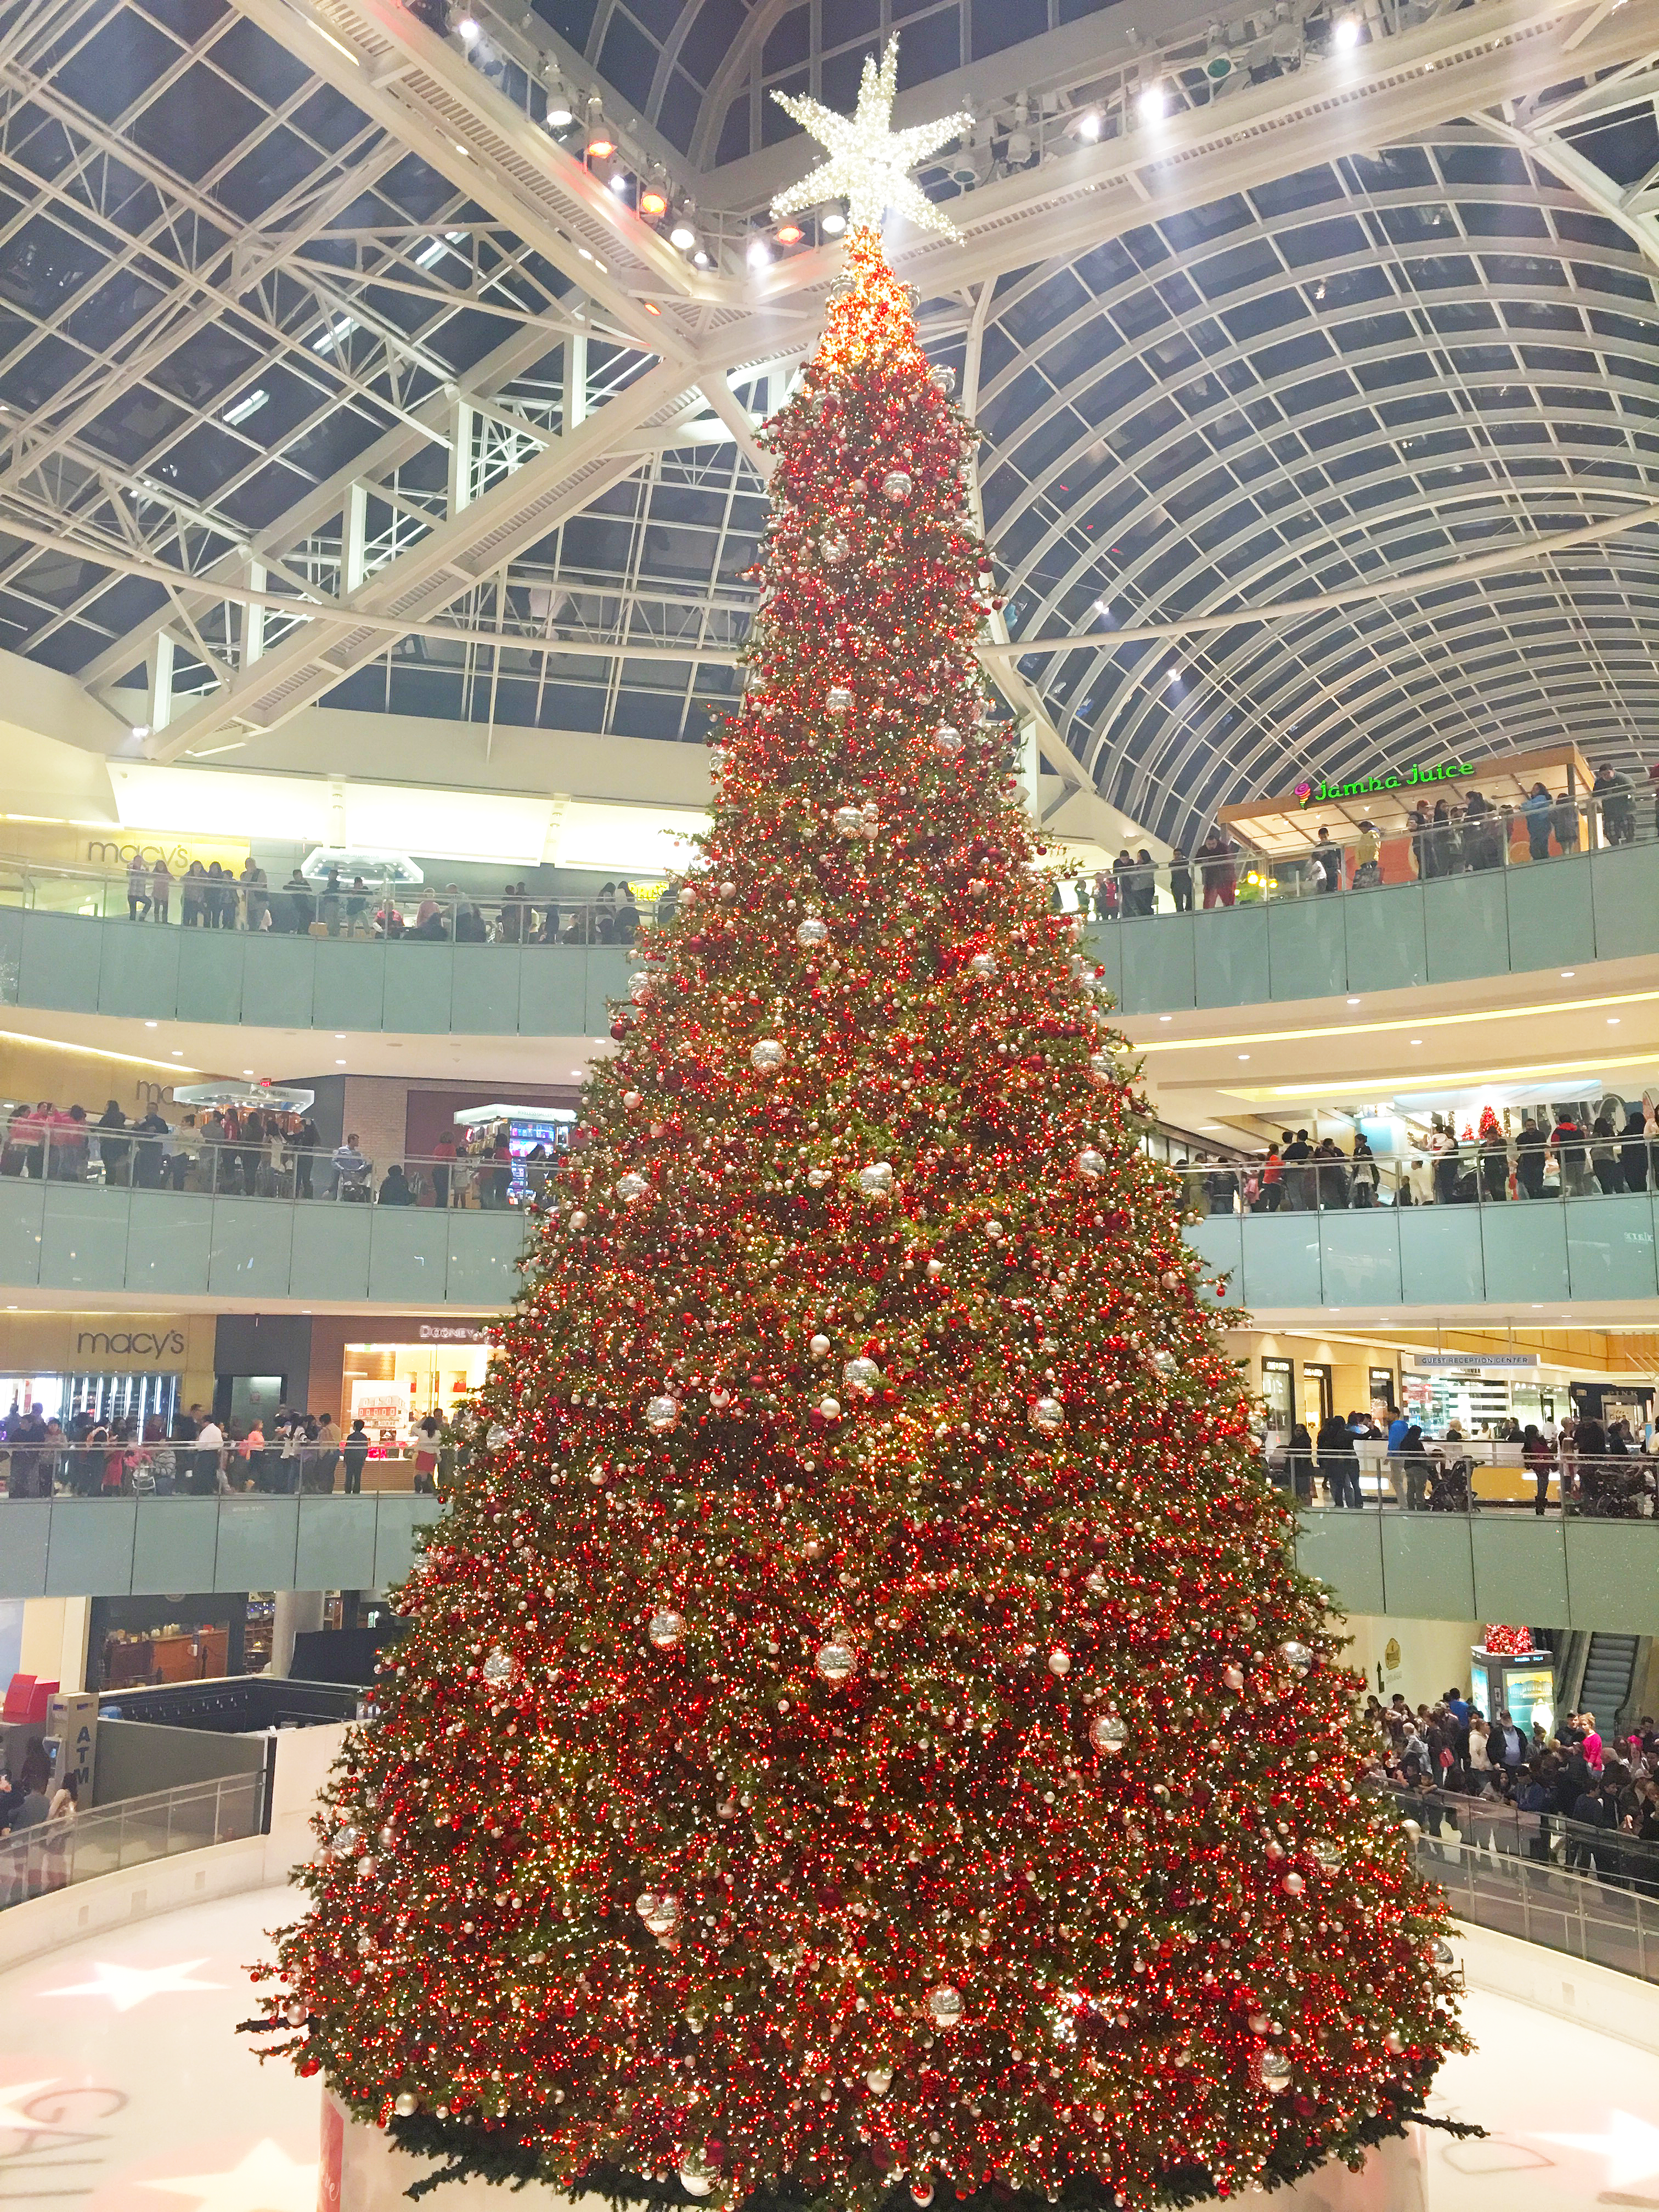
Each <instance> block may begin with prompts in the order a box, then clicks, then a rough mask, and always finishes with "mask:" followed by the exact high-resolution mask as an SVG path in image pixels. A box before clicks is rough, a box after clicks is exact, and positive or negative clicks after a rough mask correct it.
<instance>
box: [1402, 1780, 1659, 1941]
mask: <svg viewBox="0 0 1659 2212" xmlns="http://www.w3.org/2000/svg"><path fill="white" fill-rule="evenodd" d="M1394 1795H1395V1803H1396V1805H1397V1807H1398V1809H1399V1812H1400V1814H1401V1820H1402V1823H1408V1824H1409V1826H1407V1835H1408V1836H1410V1837H1411V1840H1412V1844H1413V1854H1414V1857H1415V1858H1416V1861H1417V1868H1418V1871H1419V1874H1422V1875H1425V1876H1426V1878H1427V1879H1428V1880H1429V1881H1435V1882H1438V1883H1439V1885H1440V1887H1442V1888H1443V1890H1444V1891H1445V1893H1446V1901H1447V1903H1448V1905H1449V1906H1450V1908H1451V1911H1452V1914H1453V1916H1454V1917H1455V1918H1456V1919H1458V1920H1462V1921H1464V1922H1467V1923H1469V1924H1471V1925H1473V1926H1475V1927H1480V1928H1494V1929H1498V1930H1500V1931H1501V1932H1502V1933H1503V1934H1504V1935H1507V1936H1522V1937H1523V1938H1524V1939H1525V1941H1526V1942H1529V1943H1541V1944H1543V1945H1544V1946H1545V1947H1546V1948H1547V1949H1549V1950H1552V1951H1561V1952H1565V1954H1567V1955H1568V1956H1569V1957H1571V1958H1574V1959H1585V1960H1593V1961H1594V1962H1595V1964H1596V1965H1597V1966H1612V1967H1613V1968H1615V1969H1616V1970H1617V1971H1618V1972H1620V1973H1626V1974H1634V1975H1636V1976H1638V1978H1640V1979H1642V1980H1644V1981H1649V1982H1659V1845H1655V1844H1650V1843H1645V1842H1644V1841H1643V1840H1642V1839H1641V1838H1639V1837H1638V1836H1636V1835H1634V1834H1632V1833H1631V1832H1628V1831H1625V1830H1621V1829H1616V1828H1614V1829H1609V1828H1601V1827H1589V1826H1580V1824H1579V1823H1577V1821H1573V1820H1565V1819H1563V1818H1562V1817H1561V1816H1560V1815H1559V1814H1556V1813H1523V1812H1519V1811H1517V1810H1516V1808H1515V1807H1513V1806H1510V1805H1505V1804H1504V1803H1503V1802H1495V1801H1492V1800H1488V1799H1486V1798H1468V1797H1460V1796H1457V1795H1456V1794H1455V1792H1452V1791H1448V1790H1401V1791H1396V1792H1395V1793H1394ZM1413 1831H1414V1832H1413Z"/></svg>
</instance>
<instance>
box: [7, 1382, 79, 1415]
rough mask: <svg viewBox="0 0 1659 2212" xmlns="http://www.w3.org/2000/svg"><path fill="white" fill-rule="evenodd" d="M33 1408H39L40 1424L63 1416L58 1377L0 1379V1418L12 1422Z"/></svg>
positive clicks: (62, 1391)
mask: <svg viewBox="0 0 1659 2212" xmlns="http://www.w3.org/2000/svg"><path fill="white" fill-rule="evenodd" d="M32 1406H38V1407H40V1418H41V1419H42V1420H43V1421H57V1420H61V1419H63V1413H64V1378H63V1376H61V1375H0V1414H3V1415H4V1416H5V1418H6V1419H8V1420H12V1421H15V1420H16V1419H18V1418H19V1416H20V1415H21V1414H24V1413H27V1412H28V1410H29V1408H30V1407H32Z"/></svg>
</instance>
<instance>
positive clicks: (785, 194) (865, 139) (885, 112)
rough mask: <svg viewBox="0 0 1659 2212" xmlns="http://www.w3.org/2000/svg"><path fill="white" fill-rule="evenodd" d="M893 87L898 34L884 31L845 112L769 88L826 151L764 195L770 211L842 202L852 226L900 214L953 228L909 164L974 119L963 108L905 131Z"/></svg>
mask: <svg viewBox="0 0 1659 2212" xmlns="http://www.w3.org/2000/svg"><path fill="white" fill-rule="evenodd" d="M897 90H898V40H896V39H890V40H888V42H887V51H886V52H885V53H884V55H883V56H882V58H881V67H880V68H879V69H878V68H877V67H876V64H875V60H874V58H873V57H871V58H867V59H866V62H865V64H864V76H863V78H862V81H861V82H860V85H859V104H858V107H857V110H856V112H854V113H853V114H852V115H837V114H836V111H835V109H834V108H833V107H826V106H824V105H823V102H822V101H821V100H806V99H803V98H799V97H798V96H797V95H796V94H793V93H787V92H775V93H774V94H772V97H773V99H774V100H776V101H777V103H778V106H780V107H781V108H785V109H787V112H789V113H790V114H791V115H792V116H793V118H794V119H795V121H796V122H797V123H799V124H801V125H804V127H805V129H806V130H808V131H811V134H812V136H813V137H815V138H816V139H817V142H818V143H819V145H821V146H823V147H825V148H827V149H828V150H829V160H828V161H820V162H819V164H818V166H817V168H816V169H814V170H812V171H811V173H810V174H809V175H807V176H805V177H804V178H802V179H801V181H800V183H799V184H798V185H791V186H790V187H789V189H788V191H782V192H780V193H779V194H778V196H777V197H776V198H775V200H774V201H773V203H772V212H773V214H774V215H793V213H794V211H795V210H796V209H798V208H805V207H813V206H815V205H816V204H817V202H818V201H819V200H829V199H842V198H844V199H845V200H846V202H847V220H848V222H849V223H851V224H852V225H853V227H854V229H857V228H860V226H861V225H866V226H867V227H868V228H870V229H872V230H879V229H880V228H881V222H882V216H883V215H884V214H894V215H903V216H908V217H909V218H910V220H911V222H914V223H919V224H921V225H922V226H923V228H926V229H928V230H942V231H943V232H944V233H945V236H946V237H947V238H956V237H958V236H960V233H959V232H958V231H957V227H956V225H955V223H953V222H951V218H950V216H947V215H945V213H944V212H943V211H942V210H940V209H939V208H937V207H935V205H934V204H933V201H932V200H930V199H929V198H928V197H927V193H926V192H924V191H922V189H921V185H916V184H913V183H912V182H911V181H910V172H911V170H912V169H914V168H915V166H916V164H917V163H918V162H919V161H926V160H927V157H928V155H930V154H937V153H938V151H939V149H940V147H941V146H945V145H948V144H949V143H950V141H951V139H952V138H959V137H961V136H962V134H963V131H971V130H972V129H973V127H974V118H973V117H972V116H971V115H969V114H967V113H965V112H964V113H963V114H961V115H942V116H941V117H940V118H939V121H938V122H937V123H922V124H918V125H915V127H914V128H913V129H911V130H908V131H895V130H894V128H893V100H894V96H895V94H896V93H897Z"/></svg>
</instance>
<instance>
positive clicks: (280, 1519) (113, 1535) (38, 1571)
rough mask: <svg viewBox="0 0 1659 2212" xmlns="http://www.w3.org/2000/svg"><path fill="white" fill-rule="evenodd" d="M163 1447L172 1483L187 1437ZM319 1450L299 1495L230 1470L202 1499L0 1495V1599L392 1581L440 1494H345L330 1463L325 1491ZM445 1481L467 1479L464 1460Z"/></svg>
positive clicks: (432, 1516) (410, 1558)
mask: <svg viewBox="0 0 1659 2212" xmlns="http://www.w3.org/2000/svg"><path fill="white" fill-rule="evenodd" d="M173 1449H174V1450H175V1452H176V1454H177V1462H176V1464H177V1465H178V1467H179V1482H180V1483H182V1482H185V1481H186V1480H189V1474H190V1470H189V1467H188V1462H189V1456H190V1447H189V1446H187V1445H183V1444H180V1445H178V1446H176V1447H174V1448H173ZM13 1457H14V1461H15V1450H14V1454H13ZM322 1459H323V1455H321V1454H319V1455H315V1456H314V1457H308V1458H307V1462H306V1465H305V1469H304V1472H303V1475H302V1480H303V1481H304V1482H305V1485H306V1486H305V1487H303V1488H302V1489H301V1491H300V1492H298V1494H297V1495H296V1494H295V1493H294V1492H292V1491H285V1490H281V1489H278V1490H272V1489H270V1488H269V1487H264V1488H260V1489H257V1490H246V1489H244V1488H242V1487H241V1486H240V1485H241V1484H242V1482H243V1481H244V1480H246V1477H244V1476H243V1475H241V1474H238V1475H237V1476H236V1478H235V1485H236V1486H234V1487H233V1488H231V1489H230V1490H228V1492H219V1493H218V1494H216V1495H211V1496H205V1497H204V1496H202V1495H200V1494H199V1492H196V1491H194V1490H185V1489H182V1488H180V1487H179V1486H178V1485H177V1484H176V1485H175V1487H174V1489H173V1492H171V1493H168V1492H164V1491H163V1490H161V1488H160V1487H159V1486H158V1487H157V1488H156V1489H155V1490H154V1491H150V1492H143V1491H140V1492H131V1491H125V1492H113V1491H104V1492H100V1493H99V1494H98V1495H96V1496H94V1497H90V1498H86V1497H71V1496H70V1495H68V1494H67V1493H66V1492H63V1491H60V1492H58V1495H57V1496H56V1497H52V1498H39V1497H27V1498H23V1497H18V1496H15V1494H14V1495H12V1496H9V1497H5V1498H0V1598H7V1599H17V1598H32V1597H44V1596H46V1595H48V1594H49V1593H50V1594H52V1595H59V1596H61V1595H66V1594H72V1595H76V1596H80V1597H126V1596H129V1595H143V1594H144V1593H146V1592H153V1591H155V1590H168V1589H184V1590H198V1591H203V1592H225V1591H243V1592H246V1591H247V1590H288V1589H392V1588H395V1586H396V1585H397V1584H398V1583H400V1582H402V1581H403V1579H404V1577H405V1576H406V1575H407V1574H408V1572H409V1571H410V1567H411V1566H412V1565H414V1563H415V1557H416V1549H417V1546H418V1543H419V1540H420V1532H421V1531H422V1529H423V1528H428V1527H430V1525H431V1524H432V1522H435V1520H436V1519H437V1518H438V1516H439V1515H440V1514H441V1512H442V1510H443V1500H442V1498H441V1497H439V1496H437V1495H435V1494H431V1493H428V1492H423V1491H421V1490H413V1491H410V1490H374V1489H365V1490H364V1491H363V1492H362V1494H361V1495H360V1496H343V1495H341V1494H340V1492H339V1488H338V1482H339V1475H338V1471H337V1470H336V1471H335V1483H336V1487H335V1492H334V1494H333V1495H332V1496H330V1495H329V1494H328V1493H327V1492H326V1490H325V1488H323V1487H322V1481H321V1472H322ZM152 1463H153V1462H152ZM289 1464H290V1466H291V1462H290V1463H289ZM372 1464H373V1463H372V1462H371V1465H372ZM455 1479H459V1480H465V1470H462V1472H461V1474H459V1477H458V1478H455ZM274 1480H277V1481H278V1482H280V1483H287V1482H289V1481H290V1480H292V1475H291V1474H290V1473H289V1472H288V1471H286V1470H284V1471H283V1473H282V1474H280V1475H279V1476H276V1477H275V1478H274ZM151 1717H154V1716H151Z"/></svg>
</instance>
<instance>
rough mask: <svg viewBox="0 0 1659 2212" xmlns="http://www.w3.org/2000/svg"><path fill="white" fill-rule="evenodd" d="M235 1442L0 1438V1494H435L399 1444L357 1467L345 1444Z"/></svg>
mask: <svg viewBox="0 0 1659 2212" xmlns="http://www.w3.org/2000/svg"><path fill="white" fill-rule="evenodd" d="M361 1441H362V1440H361V1439H359V1443H361ZM243 1442H244V1439H241V1438H240V1437H239V1438H237V1439H234V1441H229V1442H227V1443H223V1444H217V1445H211V1446H210V1447H208V1448H207V1449H202V1448H201V1447H199V1446H198V1445H197V1443H195V1442H194V1441H193V1440H192V1439H191V1437H149V1438H137V1437H112V1439H111V1440H110V1441H109V1442H108V1443H100V1444H88V1443H83V1444H65V1443H57V1442H48V1443H35V1442H33V1440H31V1439H27V1438H25V1439H22V1440H20V1441H19V1442H17V1443H7V1442H6V1441H4V1439H3V1438H0V1489H3V1490H4V1491H5V1492H6V1493H7V1494H8V1495H9V1496H10V1497H13V1498H54V1497H70V1498H112V1499H121V1498H137V1501H138V1503H139V1504H142V1505H149V1504H155V1503H164V1502H166V1501H167V1500H168V1499H170V1498H216V1497H229V1498H238V1497H245V1496H256V1497H261V1498H312V1497H319V1496H320V1497H330V1496H332V1495H334V1494H336V1493H337V1492H342V1486H344V1487H343V1495H345V1496H348V1497H350V1496H356V1495H358V1494H361V1493H362V1490H363V1486H364V1484H365V1483H367V1485H368V1494H369V1495H370V1496H375V1495H378V1494H380V1493H383V1492H384V1493H386V1494H387V1495H391V1496H398V1497H406V1496H408V1495H410V1493H411V1492H428V1493H429V1494H431V1495H434V1496H435V1495H436V1494H437V1486H436V1482H435V1479H434V1477H433V1476H431V1475H429V1474H426V1475H423V1474H422V1473H421V1472H420V1470H419V1469H418V1468H417V1467H416V1461H415V1457H414V1455H413V1452H412V1450H411V1449H410V1448H408V1447H405V1446H401V1445H400V1446H398V1447H397V1448H396V1449H391V1448H388V1447H387V1446H386V1445H382V1444H379V1443H370V1444H369V1445H368V1447H367V1449H365V1450H364V1451H363V1453H362V1457H361V1461H360V1459H359V1455H358V1453H357V1451H356V1449H355V1448H354V1449H353V1452H352V1454H351V1455H350V1457H349V1458H348V1457H347V1455H346V1449H345V1447H346V1442H347V1439H346V1438H345V1437H341V1438H340V1440H339V1442H338V1443H331V1444H316V1443H307V1444H300V1445H295V1446H292V1447H289V1446H287V1445H285V1444H284V1442H283V1439H282V1438H281V1437H278V1436H276V1435H275V1434H274V1433H273V1435H272V1436H271V1437H270V1439H269V1440H268V1441H267V1442H266V1443H263V1444H261V1445H258V1446H256V1447H254V1448H253V1449H251V1450H244V1449H242V1445H243ZM440 1449H442V1448H440Z"/></svg>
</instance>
